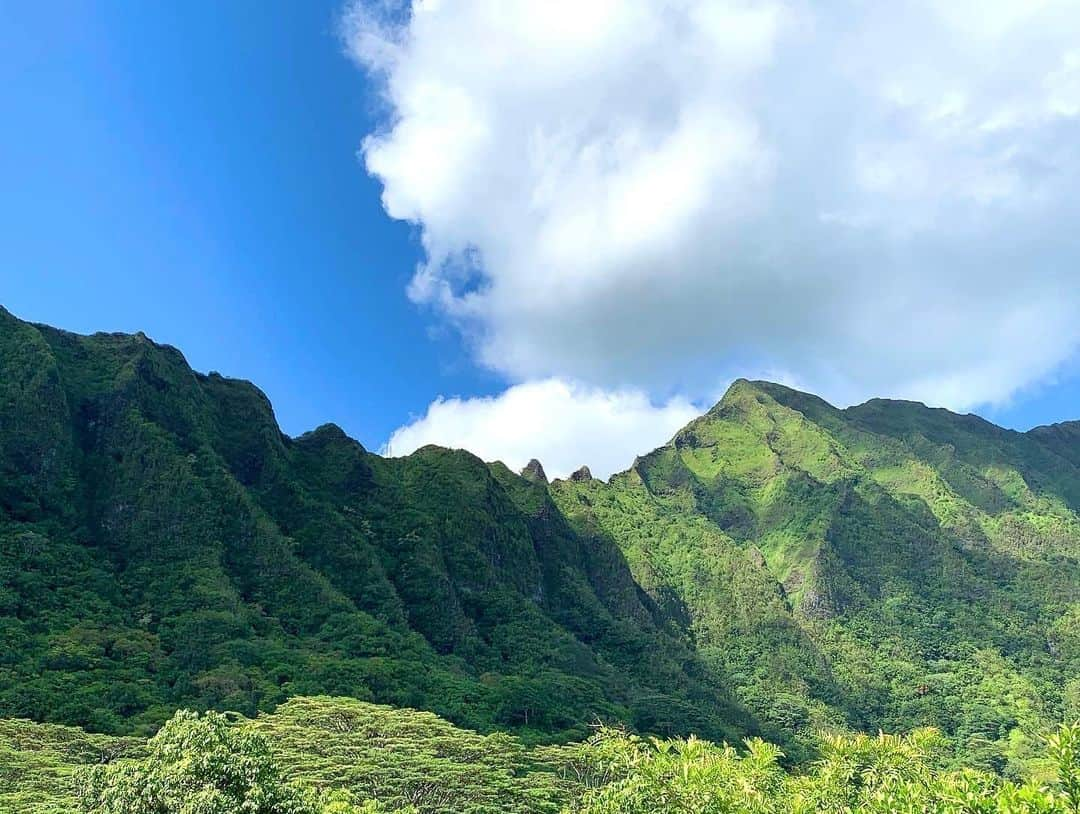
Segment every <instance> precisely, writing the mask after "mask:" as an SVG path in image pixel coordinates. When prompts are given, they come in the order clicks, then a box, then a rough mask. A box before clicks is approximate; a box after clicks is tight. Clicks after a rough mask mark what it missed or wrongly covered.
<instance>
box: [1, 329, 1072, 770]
mask: <svg viewBox="0 0 1080 814" xmlns="http://www.w3.org/2000/svg"><path fill="white" fill-rule="evenodd" d="M1077 676H1080V424H1063V425H1058V426H1055V427H1048V428H1039V429H1037V430H1032V431H1031V432H1028V433H1017V432H1012V431H1008V430H1004V429H1001V428H998V427H995V426H993V425H991V424H989V423H987V422H985V421H982V420H981V419H979V418H977V417H974V416H958V415H955V414H952V413H949V412H947V411H944V410H931V409H927V408H926V407H924V406H922V405H919V404H914V403H909V402H895V401H882V400H874V401H871V402H868V403H866V404H864V405H860V406H858V407H853V408H849V409H846V410H838V409H836V408H834V407H832V406H830V405H828V404H827V403H825V402H823V401H821V400H820V399H818V398H816V397H814V396H810V395H806V394H803V393H798V392H796V391H793V390H790V389H787V388H784V387H780V386H778V385H773V384H768V383H761V382H757V383H752V382H746V381H739V382H736V383H735V384H734V385H733V386H732V388H731V389H730V390H729V392H728V393H727V395H726V396H725V397H724V399H723V400H722V401H721V402H720V403H719V404H718V405H716V406H715V407H714V408H713V409H712V410H710V411H709V412H708V413H706V414H705V415H703V416H702V417H701V418H699V419H697V420H695V421H694V422H692V423H691V424H690V425H688V426H687V427H686V428H685V429H683V430H682V431H680V432H679V433H678V434H677V435H676V436H675V438H673V439H672V440H671V442H670V443H669V444H667V445H666V446H664V447H661V448H660V449H657V450H655V451H653V452H651V453H649V454H648V455H645V456H643V457H641V458H639V459H638V460H636V461H635V462H634V464H633V466H632V467H631V468H630V469H629V470H627V471H626V472H624V473H621V474H619V475H616V476H614V477H613V478H611V479H610V480H609V481H608V482H601V481H598V480H595V479H593V478H591V477H590V476H589V474H588V472H587V470H583V471H581V472H579V473H577V474H576V475H575V476H574V477H572V478H570V479H568V480H560V481H555V482H553V483H550V484H549V483H547V481H546V478H544V476H543V471H542V468H541V467H540V466H539V465H530V467H527V468H526V471H525V472H523V473H522V475H516V474H514V473H512V472H510V471H509V470H507V469H506V467H504V466H502V465H501V464H498V463H495V464H485V463H483V462H482V461H480V460H479V459H477V458H475V457H474V456H472V455H470V454H469V453H467V452H462V451H449V450H444V449H438V448H434V447H429V448H425V449H422V450H420V451H418V452H416V453H415V454H413V455H411V456H408V457H406V458H398V459H386V458H382V457H380V456H378V455H375V454H372V453H370V452H368V451H366V450H364V449H363V448H362V447H361V446H360V445H359V444H358V443H356V442H355V441H352V440H351V439H349V438H348V437H346V436H345V434H344V433H343V432H342V431H341V430H339V429H338V428H336V427H333V426H329V425H328V426H324V427H320V428H319V429H317V430H315V431H313V432H311V433H308V434H306V435H303V436H301V437H299V438H289V437H287V436H285V435H283V434H282V433H281V431H280V430H279V428H278V426H277V424H276V422H275V420H274V416H273V411H272V409H271V407H270V404H269V402H268V401H267V399H266V398H265V396H264V395H263V394H262V393H261V392H260V391H259V390H258V389H256V388H255V387H254V386H253V385H251V384H249V383H246V382H241V381H236V380H231V379H226V378H223V377H221V376H219V375H217V374H210V375H202V374H199V373H195V372H193V371H192V370H191V369H190V368H189V366H188V365H187V364H186V362H185V361H184V359H183V357H182V355H181V354H180V353H179V352H178V351H176V350H175V349H173V348H169V347H164V346H161V345H157V344H155V343H153V342H151V341H150V340H148V339H147V338H146V337H145V336H142V335H141V334H140V335H135V336H129V335H119V334H108V335H106V334H98V335H94V336H76V335H73V334H69V333H65V332H63V331H59V330H56V329H52V328H48V327H45V326H39V325H31V324H28V323H25V322H21V321H19V320H17V319H15V318H14V317H12V316H11V315H10V314H8V313H7V312H3V311H0V717H3V716H8V717H24V718H30V719H33V720H37V721H47V722H54V723H62V724H75V725H79V726H83V727H85V728H87V729H89V730H92V731H96V732H102V733H111V734H124V733H135V734H147V733H149V732H150V731H152V730H153V729H154V728H155V727H156V726H157V725H159V724H160V723H161V722H163V721H164V720H165V719H167V718H168V717H170V716H171V714H172V712H173V711H174V710H175V709H176V708H177V707H181V706H187V707H194V708H200V709H205V708H218V709H229V710H236V711H239V712H241V713H244V714H246V715H249V716H252V715H254V714H256V713H257V712H258V711H260V710H264V711H265V710H270V709H272V708H274V707H276V706H277V705H278V704H281V703H282V702H284V701H286V700H287V699H288V698H291V697H294V696H301V695H320V694H333V695H340V696H349V697H353V698H357V699H361V700H366V701H375V702H379V703H385V704H392V705H394V706H408V707H415V708H419V709H426V710H432V711H434V712H437V713H438V714H440V715H442V716H443V717H445V718H447V719H448V720H450V721H452V722H454V723H456V724H460V725H464V726H468V727H470V728H473V729H477V730H480V731H483V732H491V731H493V730H499V729H505V730H513V731H515V732H517V733H518V734H519V735H520V736H521V737H522V738H523V739H524V740H525V741H526V742H530V743H535V742H537V741H543V740H550V741H557V740H565V739H570V738H575V737H579V736H583V735H584V734H585V733H586V732H587V731H588V727H589V725H590V724H591V723H593V722H595V721H596V720H598V719H599V720H605V721H623V722H626V723H628V724H630V725H631V726H633V727H635V728H637V729H639V730H645V731H651V732H658V733H661V734H683V733H688V732H697V733H700V734H702V735H704V736H706V737H710V738H712V739H717V740H720V739H724V738H727V739H736V738H737V737H738V736H741V735H742V734H744V733H757V732H761V733H763V734H765V735H767V736H769V737H771V738H773V739H776V740H780V741H783V742H784V744H785V749H786V751H787V753H788V757H789V759H792V760H799V759H801V758H802V757H804V756H806V755H807V754H809V753H810V752H811V750H813V749H814V748H815V747H814V744H815V743H816V739H815V737H814V734H815V731H816V730H818V729H820V728H853V729H862V730H870V731H873V730H876V729H877V728H879V727H880V728H883V729H886V730H893V731H896V730H907V729H910V728H912V727H914V726H918V725H923V724H932V725H936V726H938V727H939V728H940V729H941V730H942V731H943V732H944V733H945V734H946V736H948V737H949V738H950V739H951V742H952V744H953V746H954V747H955V750H954V751H955V754H957V755H958V756H960V757H961V758H962V759H963V760H964V761H965V762H968V763H976V764H979V765H982V766H983V767H984V768H989V769H992V770H996V771H1006V772H1011V771H1017V772H1018V771H1019V767H1020V766H1022V765H1023V764H1024V762H1025V761H1026V760H1028V758H1029V756H1030V754H1032V753H1033V751H1034V750H1035V749H1036V743H1035V741H1036V735H1037V733H1038V732H1040V731H1041V730H1042V729H1044V728H1045V727H1046V726H1048V725H1049V724H1050V723H1051V722H1056V721H1058V720H1060V719H1062V718H1066V717H1075V716H1080V679H1078V678H1077Z"/></svg>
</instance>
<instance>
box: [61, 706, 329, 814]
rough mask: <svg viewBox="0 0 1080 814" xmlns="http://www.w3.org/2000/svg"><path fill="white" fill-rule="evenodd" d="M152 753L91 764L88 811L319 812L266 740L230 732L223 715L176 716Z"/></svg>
mask: <svg viewBox="0 0 1080 814" xmlns="http://www.w3.org/2000/svg"><path fill="white" fill-rule="evenodd" d="M148 750H149V754H148V755H147V756H146V757H145V758H141V759H137V760H121V761H117V762H115V763H110V764H106V765H99V766H95V767H93V768H92V769H90V770H88V771H87V772H86V773H85V775H84V777H83V778H82V783H81V788H80V789H79V799H80V803H81V805H82V809H83V810H84V811H86V812H87V814H237V813H238V812H243V814H317V808H316V804H315V802H314V800H313V799H312V798H311V797H310V796H308V795H305V794H304V793H303V792H301V791H299V790H298V789H296V788H295V787H293V786H291V785H289V784H288V783H286V782H285V781H284V780H283V779H282V777H281V773H280V771H279V769H278V767H277V765H276V763H275V761H274V760H273V759H272V757H271V755H270V747H269V745H268V744H267V742H266V739H265V738H263V737H261V736H259V735H258V734H256V733H254V732H250V731H248V730H245V729H241V728H233V727H230V726H229V724H228V721H227V720H226V718H225V716H224V715H221V714H220V713H214V712H210V713H207V714H206V715H204V716H201V717H200V716H199V715H197V714H196V713H193V712H183V711H181V712H178V713H177V714H176V715H175V716H174V717H173V718H172V720H170V721H169V722H168V723H166V724H165V726H163V727H162V728H161V731H159V732H158V733H157V734H156V735H155V736H154V737H153V738H152V739H151V740H150V743H149V745H148Z"/></svg>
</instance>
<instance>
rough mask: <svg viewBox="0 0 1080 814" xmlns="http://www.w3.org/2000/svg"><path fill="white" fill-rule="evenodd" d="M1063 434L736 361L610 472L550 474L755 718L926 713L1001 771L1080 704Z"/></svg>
mask: <svg viewBox="0 0 1080 814" xmlns="http://www.w3.org/2000/svg"><path fill="white" fill-rule="evenodd" d="M1068 433H1069V429H1068V427H1067V425H1066V429H1064V430H1063V429H1061V428H1057V429H1053V430H1049V429H1040V430H1035V431H1032V432H1031V433H1026V434H1024V433H1017V432H1012V431H1008V430H1003V429H1001V428H998V427H995V426H993V425H991V424H989V423H987V422H985V421H983V420H982V419H979V418H977V417H974V416H958V415H955V414H952V413H949V412H947V411H945V410H931V409H928V408H926V407H924V406H922V405H919V404H914V403H908V402H891V401H884V400H874V401H871V402H868V403H866V404H863V405H860V406H858V407H854V408H850V409H847V410H838V409H836V408H833V407H832V406H830V405H828V404H826V403H825V402H824V401H822V400H820V399H818V398H816V397H814V396H810V395H807V394H804V393H798V392H796V391H793V390H790V389H787V388H784V387H782V386H779V385H774V384H769V383H765V382H747V381H739V382H736V383H735V384H734V385H733V386H732V387H731V389H730V390H729V392H728V393H727V394H726V395H725V397H724V399H723V400H722V401H721V402H720V403H719V404H718V405H717V406H716V407H714V408H713V409H712V410H710V411H709V412H708V413H707V414H706V415H704V416H702V417H701V418H699V419H697V420H695V421H693V422H691V424H689V425H688V426H687V427H686V428H684V429H683V430H682V431H680V432H679V433H678V434H677V435H676V436H675V437H674V438H673V439H672V441H671V442H670V443H669V444H668V445H666V446H664V447H661V448H660V449H658V450H656V451H654V452H652V453H650V454H649V455H646V456H644V457H642V458H639V459H638V460H637V461H636V462H635V463H634V466H633V467H632V468H631V469H630V470H629V471H627V472H625V473H623V474H621V475H616V476H615V477H613V478H612V479H611V481H610V482H609V483H601V482H599V481H595V480H590V481H580V480H569V481H558V482H556V483H555V484H553V486H552V492H553V495H554V496H555V499H556V503H557V504H558V505H559V506H560V507H561V508H562V510H563V511H564V513H565V514H566V515H567V516H568V517H569V518H571V520H572V521H573V523H574V524H575V526H576V527H577V528H578V529H579V530H580V531H581V532H582V533H583V534H584V533H589V534H593V535H596V536H598V537H601V538H604V539H608V540H611V541H612V542H614V543H616V544H617V545H618V546H619V547H620V548H621V549H622V550H623V551H624V553H625V554H626V557H627V559H628V561H629V562H630V563H631V567H632V570H633V571H634V574H635V576H636V577H637V578H638V580H639V581H640V583H641V584H642V586H643V587H645V588H646V590H648V591H649V593H650V594H651V595H652V596H653V597H654V599H655V600H656V601H657V603H658V604H660V605H661V606H663V607H670V608H672V609H677V612H678V613H680V614H682V615H683V617H684V618H685V619H686V621H687V626H688V629H689V630H690V631H691V632H692V634H693V637H694V640H695V643H696V646H697V648H698V650H699V652H700V653H701V655H702V657H703V658H704V659H705V660H706V661H707V662H708V663H709V664H710V665H711V666H713V667H714V669H716V670H718V671H721V672H724V673H725V674H728V675H730V676H731V677H732V680H733V682H734V683H735V684H736V686H737V689H738V693H739V695H740V697H741V699H742V700H743V701H744V702H745V703H747V704H748V705H749V706H750V707H751V708H752V709H754V710H755V711H756V712H758V713H759V714H760V715H761V716H763V717H764V718H765V719H767V720H770V721H772V722H773V723H775V724H777V725H780V726H782V727H785V728H789V729H794V730H796V731H800V732H803V733H805V734H806V735H809V732H810V730H812V729H813V728H815V727H817V726H821V725H846V726H853V727H857V728H862V729H875V728H877V727H883V728H885V729H893V730H897V729H905V728H909V727H911V726H915V725H921V724H935V725H937V726H939V727H941V728H942V729H943V730H944V731H946V732H947V733H949V734H950V735H953V736H954V737H955V738H956V739H957V740H958V742H959V743H960V744H961V747H962V749H963V751H964V752H965V753H966V754H967V755H969V756H976V757H977V758H979V759H980V760H982V761H984V762H985V763H986V764H987V765H989V766H990V767H992V768H996V769H1001V768H1004V767H1005V765H1006V762H1007V760H1008V759H1010V758H1014V759H1017V760H1019V759H1022V757H1023V755H1024V754H1025V752H1026V750H1027V749H1028V748H1029V746H1030V743H1031V741H1032V738H1033V736H1034V734H1035V733H1036V732H1037V731H1038V729H1039V728H1040V726H1042V724H1043V723H1044V722H1046V721H1048V720H1055V719H1057V718H1058V717H1059V716H1062V715H1072V716H1075V715H1077V714H1080V682H1078V681H1077V679H1076V676H1077V675H1080V648H1078V647H1077V645H1078V644H1080V638H1078V634H1080V624H1078V623H1080V518H1078V517H1077V514H1076V512H1077V509H1078V507H1080V491H1078V489H1080V470H1078V468H1077V463H1076V462H1075V461H1074V460H1073V459H1072V457H1071V454H1072V452H1073V451H1074V448H1072V447H1069V446H1068V445H1067V443H1066V442H1067V441H1068V440H1069V439H1071V438H1072V437H1074V436H1072V435H1071V434H1068Z"/></svg>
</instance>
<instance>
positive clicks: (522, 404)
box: [384, 379, 700, 478]
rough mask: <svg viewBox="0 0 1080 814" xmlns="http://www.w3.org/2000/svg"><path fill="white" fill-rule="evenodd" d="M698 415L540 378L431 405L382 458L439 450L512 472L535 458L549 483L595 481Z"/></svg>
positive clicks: (679, 405) (675, 405)
mask: <svg viewBox="0 0 1080 814" xmlns="http://www.w3.org/2000/svg"><path fill="white" fill-rule="evenodd" d="M699 412H700V411H699V410H698V409H697V408H696V407H694V405H692V404H690V403H689V402H687V401H685V400H684V399H672V400H671V401H668V402H667V403H666V404H662V405H653V404H652V403H650V401H649V399H648V398H647V397H646V396H645V395H644V394H643V393H641V392H640V391H636V390H622V391H616V392H608V391H604V390H600V389H598V388H590V387H585V386H582V385H576V384H572V383H569V382H566V381H563V380H560V379H546V380H544V381H534V382H527V383H525V384H519V385H515V386H513V387H511V388H509V389H508V390H506V391H505V392H503V393H501V394H500V395H498V396H494V397H490V398H466V399H459V398H452V399H438V400H437V401H435V402H433V403H432V404H431V406H430V407H428V410H427V413H426V414H425V415H424V416H422V417H421V418H418V419H416V420H414V421H413V422H412V423H410V424H407V425H406V426H404V427H402V428H401V429H399V430H397V431H396V432H395V433H394V434H393V436H392V437H391V438H390V442H389V443H388V444H387V448H386V449H385V450H384V452H386V453H387V454H390V455H407V454H409V453H410V452H413V451H414V450H416V449H419V448H420V447H422V446H425V445H426V444H438V445H439V446H444V447H451V448H463V449H468V450H469V451H470V452H472V453H474V454H476V455H478V456H480V457H481V458H483V459H484V460H501V461H503V462H504V463H505V464H506V465H507V466H509V467H510V468H511V469H513V470H515V471H517V470H520V469H521V468H522V467H523V466H524V465H525V464H526V463H527V462H528V461H529V459H530V458H537V459H538V460H540V462H541V463H542V464H543V465H544V469H545V471H546V472H547V474H548V477H552V478H554V477H565V476H567V475H569V474H570V473H571V472H573V471H574V470H576V469H577V468H578V467H580V466H582V465H587V466H588V467H589V468H590V470H591V471H592V474H593V476H594V477H598V478H607V477H608V476H609V475H611V474H612V473H613V472H617V471H621V470H623V469H626V468H627V467H628V466H629V465H630V462H631V461H633V459H634V456H635V455H637V454H639V453H641V452H644V451H648V450H651V449H653V448H655V447H658V446H660V445H661V444H663V443H665V442H666V441H667V440H668V439H669V438H670V437H671V436H672V435H674V434H675V432H676V430H678V429H680V428H681V427H682V426H683V425H685V424H686V423H687V422H689V421H690V420H691V419H692V418H694V417H695V416H696V415H698V413H699Z"/></svg>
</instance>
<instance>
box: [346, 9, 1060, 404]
mask: <svg viewBox="0 0 1080 814" xmlns="http://www.w3.org/2000/svg"><path fill="white" fill-rule="evenodd" d="M347 32H348V34H347V38H348V43H349V46H350V48H351V50H352V53H353V55H354V56H355V58H356V60H357V61H358V62H359V63H360V64H362V65H363V66H364V67H365V68H366V69H367V70H368V71H370V73H371V75H372V76H373V77H376V78H377V80H378V81H379V82H380V83H381V85H382V87H383V89H384V94H385V101H386V105H387V116H386V120H385V127H384V128H383V129H381V130H379V131H378V132H376V133H374V134H371V135H370V136H369V137H368V138H367V139H366V140H365V141H364V143H363V148H362V153H363V159H364V161H365V164H366V167H367V169H368V171H369V172H370V173H371V174H372V175H374V176H375V177H377V178H378V179H379V180H380V181H381V182H382V184H383V188H384V193H383V203H384V205H385V208H386V211H387V212H388V213H389V214H390V215H391V216H392V217H394V218H398V219H402V220H405V221H409V222H412V223H415V224H417V225H418V226H419V229H420V233H421V234H422V240H423V246H424V250H425V253H426V259H425V261H424V263H423V264H422V265H421V267H420V268H418V269H417V271H416V274H415V277H414V279H413V281H412V283H411V285H410V288H409V295H410V296H411V297H412V298H413V299H414V300H415V301H417V302H418V303H423V304H425V305H427V306H430V307H431V308H432V309H434V311H435V312H436V314H437V315H438V318H440V319H445V320H447V321H449V322H450V323H451V324H453V325H454V326H456V328H457V329H459V330H460V331H461V332H462V334H463V336H464V337H465V338H466V339H467V341H468V342H469V343H470V345H471V347H472V348H473V349H474V350H475V354H476V358H477V359H478V360H479V361H480V362H481V363H482V364H483V365H485V366H487V367H489V368H492V369H494V370H496V371H499V372H500V373H502V374H504V375H505V376H506V377H508V378H509V379H511V380H516V381H523V380H530V379H538V378H547V377H552V376H557V377H568V378H573V379H576V380H582V381H586V382H589V383H590V384H593V385H596V386H602V387H608V388H620V387H627V386H629V387H634V388H640V389H643V390H645V391H647V392H671V391H672V390H680V391H681V392H685V393H687V394H688V395H690V396H691V397H700V396H702V395H703V394H704V392H705V391H706V390H709V389H711V388H712V387H713V386H714V384H715V382H716V381H717V380H718V376H719V373H720V371H722V370H723V369H725V368H726V367H730V366H732V365H739V366H741V367H742V368H743V369H758V370H766V369H783V370H787V371H791V373H792V375H794V376H795V377H797V378H798V379H799V380H800V381H802V382H805V383H806V384H807V385H808V386H810V387H812V388H814V389H815V390H817V391H819V392H821V393H822V395H825V396H827V397H830V398H832V399H833V400H835V401H839V402H849V401H853V400H856V399H860V398H862V397H866V396H870V395H891V396H904V397H914V398H919V399H923V400H926V401H929V402H933V403H939V404H945V405H947V406H951V407H954V408H964V407H970V406H974V405H978V404H980V403H986V402H996V401H1001V400H1004V399H1007V398H1009V397H1010V396H1011V395H1012V394H1014V393H1016V392H1017V391H1018V390H1019V389H1021V388H1024V387H1025V386H1028V385H1031V384H1033V383H1035V382H1037V381H1039V380H1040V379H1042V378H1043V377H1045V376H1047V375H1048V374H1050V373H1051V372H1052V371H1053V370H1055V369H1056V368H1057V367H1058V366H1060V365H1061V364H1062V363H1063V362H1064V361H1066V360H1067V359H1068V358H1069V357H1070V356H1071V355H1072V354H1074V352H1075V350H1076V348H1077V345H1078V343H1080V283H1078V279H1077V278H1078V261H1080V249H1078V230H1077V229H1076V227H1075V224H1076V223H1077V222H1078V220H1077V219H1078V217H1080V205H1078V204H1080V183H1078V182H1080V49H1078V46H1077V43H1078V42H1080V5H1078V3H1077V2H1076V0H901V2H896V3H864V2H856V1H855V0H842V1H841V2H837V3H810V2H806V1H805V0H753V1H751V0H584V1H583V0H573V2H571V1H570V0H546V2H543V3H537V2H533V0H416V1H415V2H413V3H412V4H411V5H407V4H401V3H394V2H388V1H387V0H383V2H380V3H377V4H373V3H371V2H361V3H360V4H358V5H356V6H354V7H352V9H351V11H350V13H349V14H348V15H347ZM449 403H450V402H447V404H449Z"/></svg>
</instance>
